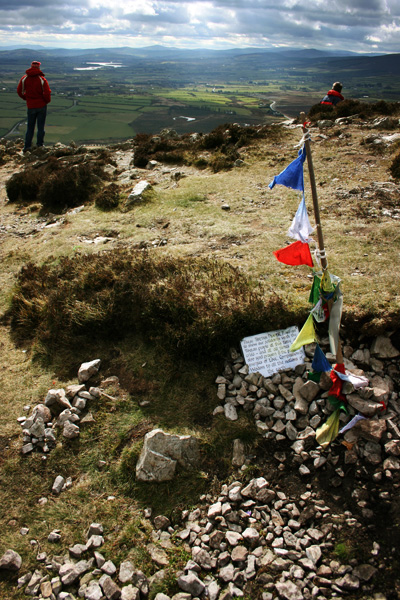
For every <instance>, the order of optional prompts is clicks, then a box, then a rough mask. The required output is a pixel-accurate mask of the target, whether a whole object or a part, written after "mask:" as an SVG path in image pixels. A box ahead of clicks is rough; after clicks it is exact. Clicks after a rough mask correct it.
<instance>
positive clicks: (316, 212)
mask: <svg viewBox="0 0 400 600" xmlns="http://www.w3.org/2000/svg"><path fill="white" fill-rule="evenodd" d="M300 119H301V122H302V123H303V133H306V132H307V127H306V126H305V122H306V115H305V113H304V112H302V113H300ZM304 145H305V147H306V156H307V164H308V173H309V175H310V183H311V194H312V200H313V205H314V217H315V225H316V227H317V237H318V247H319V251H320V254H321V266H322V269H323V270H324V271H325V270H326V269H327V268H328V261H327V259H326V256H325V246H324V236H323V235H322V227H321V219H320V215H319V205H318V195H317V186H316V185H315V175H314V166H313V162H312V155H311V145H310V140H308V139H306V140H305V142H304ZM329 303H330V306H329ZM332 304H333V300H330V301H329V302H328V306H329V312H330V311H331V308H332ZM336 363H337V364H342V363H343V353H342V344H341V341H340V338H339V339H338V347H337V349H336Z"/></svg>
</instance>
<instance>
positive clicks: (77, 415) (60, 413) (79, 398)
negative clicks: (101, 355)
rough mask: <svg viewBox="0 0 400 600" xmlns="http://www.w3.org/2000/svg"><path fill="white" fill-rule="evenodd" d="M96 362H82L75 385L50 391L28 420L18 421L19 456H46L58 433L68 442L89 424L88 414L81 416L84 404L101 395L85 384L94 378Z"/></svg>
mask: <svg viewBox="0 0 400 600" xmlns="http://www.w3.org/2000/svg"><path fill="white" fill-rule="evenodd" d="M100 365H101V361H100V359H95V360H92V361H91V362H87V363H82V365H81V366H80V367H79V370H78V384H75V385H69V386H67V388H66V389H65V390H64V389H63V388H61V389H57V390H55V389H51V390H49V391H48V393H47V396H46V398H45V400H44V402H43V403H41V404H38V405H37V406H35V407H34V409H33V410H32V414H31V415H30V416H28V417H26V416H23V417H19V418H18V422H19V423H20V425H21V427H22V431H23V446H22V454H29V453H30V452H33V451H34V450H36V451H38V452H43V453H44V455H45V454H47V453H49V452H50V451H51V449H52V448H54V447H55V445H56V441H57V433H58V430H61V431H62V435H63V437H64V438H66V439H68V440H72V439H74V438H77V437H78V436H79V434H80V425H82V424H84V423H89V422H92V421H93V417H92V415H91V414H90V413H88V414H86V415H85V416H83V417H82V413H83V412H84V411H85V410H86V407H87V403H88V402H90V401H94V400H96V399H98V398H100V396H101V393H102V391H101V389H100V388H97V387H91V386H89V385H88V382H89V380H90V379H91V378H92V377H93V376H94V375H97V373H98V371H99V369H100Z"/></svg>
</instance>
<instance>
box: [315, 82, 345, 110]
mask: <svg viewBox="0 0 400 600" xmlns="http://www.w3.org/2000/svg"><path fill="white" fill-rule="evenodd" d="M342 87H343V86H342V84H341V83H339V81H336V83H334V84H333V86H332V89H331V90H329V92H328V93H327V94H326V96H324V97H323V98H322V100H321V102H320V104H325V105H327V106H336V104H338V103H339V102H341V101H342V100H344V97H343V96H342V94H341V91H342Z"/></svg>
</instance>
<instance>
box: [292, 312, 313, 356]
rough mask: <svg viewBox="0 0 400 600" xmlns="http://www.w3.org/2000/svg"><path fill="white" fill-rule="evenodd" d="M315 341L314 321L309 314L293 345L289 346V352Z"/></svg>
mask: <svg viewBox="0 0 400 600" xmlns="http://www.w3.org/2000/svg"><path fill="white" fill-rule="evenodd" d="M315 341H316V336H315V329H314V319H313V316H312V314H311V313H310V315H309V317H308V319H307V321H306V322H305V323H304V325H303V328H302V330H301V331H300V333H299V335H298V336H297V338H296V339H295V340H294V342H293V344H292V345H291V346H290V352H295V350H299V348H301V347H302V346H304V345H305V344H311V343H312V342H315Z"/></svg>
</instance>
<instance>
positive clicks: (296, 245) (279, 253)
mask: <svg viewBox="0 0 400 600" xmlns="http://www.w3.org/2000/svg"><path fill="white" fill-rule="evenodd" d="M274 254H275V256H276V258H277V259H278V260H279V262H281V263H284V264H285V265H307V266H309V267H313V266H314V263H313V260H312V258H311V252H310V246H309V245H308V244H307V243H306V242H300V240H299V241H297V242H293V244H290V245H289V246H286V247H285V248H281V249H280V250H275V252H274Z"/></svg>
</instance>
